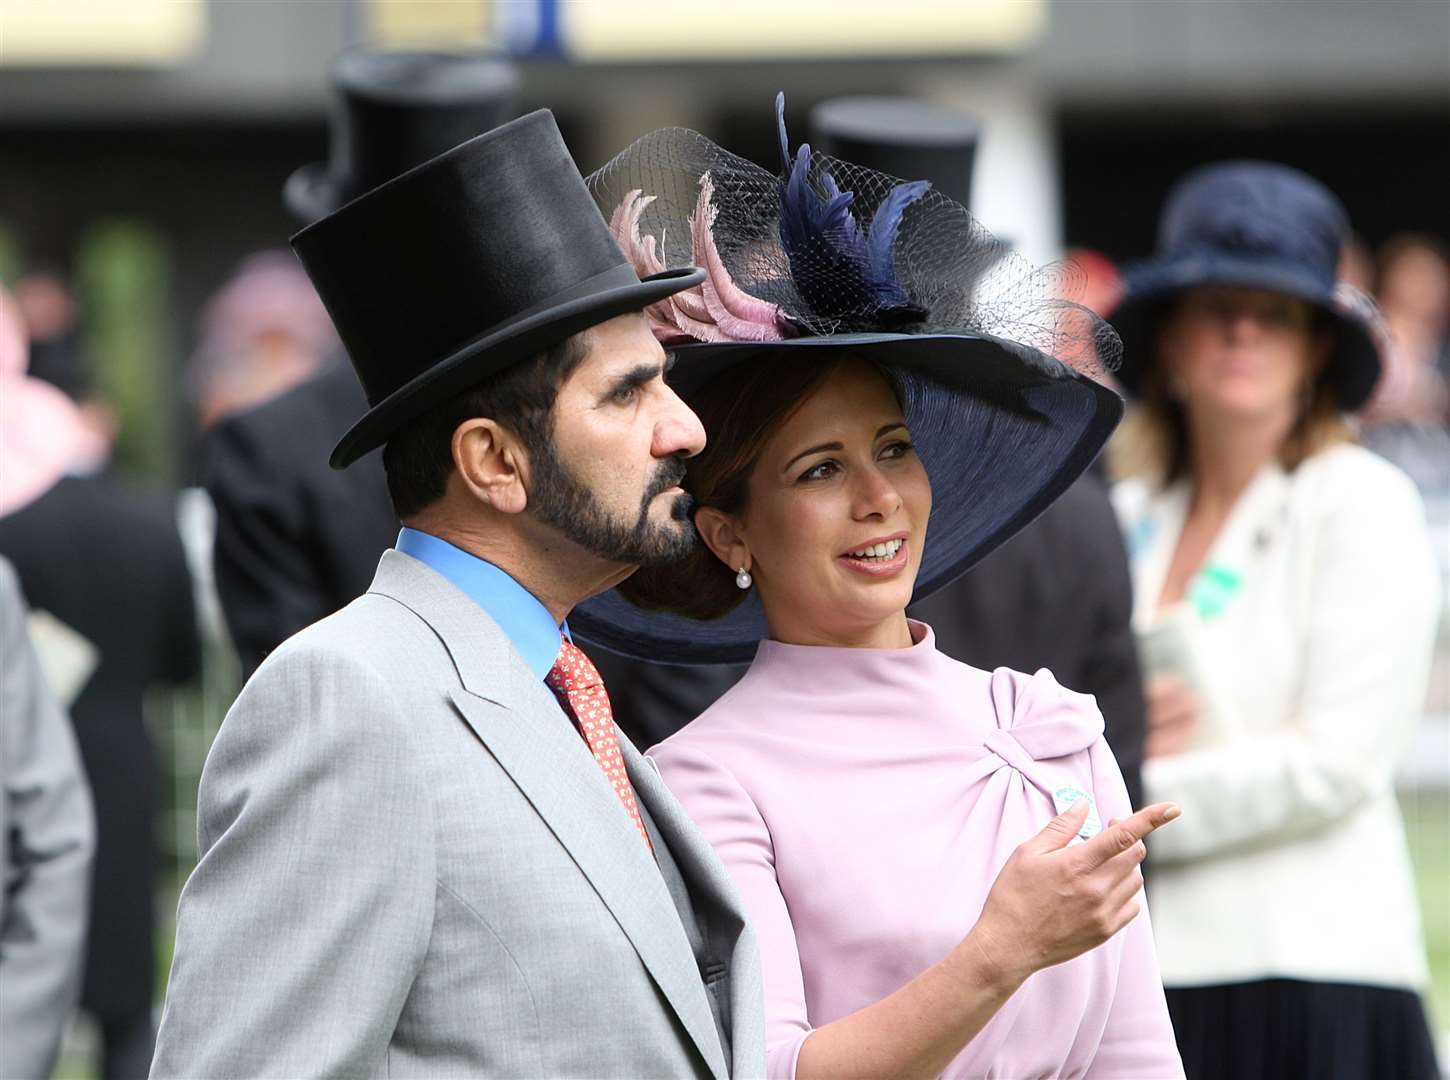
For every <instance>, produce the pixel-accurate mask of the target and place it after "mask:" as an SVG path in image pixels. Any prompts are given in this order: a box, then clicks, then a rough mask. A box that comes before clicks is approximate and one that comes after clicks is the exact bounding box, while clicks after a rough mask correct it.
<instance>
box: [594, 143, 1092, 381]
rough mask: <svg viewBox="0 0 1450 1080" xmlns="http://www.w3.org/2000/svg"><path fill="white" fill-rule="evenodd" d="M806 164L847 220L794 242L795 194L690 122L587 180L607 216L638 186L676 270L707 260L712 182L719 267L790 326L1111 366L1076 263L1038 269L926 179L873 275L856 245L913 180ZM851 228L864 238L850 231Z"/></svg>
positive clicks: (833, 163) (811, 184) (656, 242)
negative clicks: (702, 229)
mask: <svg viewBox="0 0 1450 1080" xmlns="http://www.w3.org/2000/svg"><path fill="white" fill-rule="evenodd" d="M802 163H804V164H808V169H809V171H808V174H807V176H806V177H804V178H802V179H803V180H804V185H801V186H802V187H808V189H809V193H808V194H806V193H805V192H802V191H801V187H797V189H796V190H797V192H798V193H800V194H802V195H804V196H805V197H806V198H811V197H813V198H814V199H815V200H819V202H826V201H828V200H829V198H830V196H831V194H832V193H833V192H837V191H838V192H849V193H850V199H849V203H848V205H847V211H848V213H849V215H850V220H848V221H845V228H841V227H835V228H830V227H828V228H825V229H823V230H822V231H820V232H817V233H807V234H805V235H800V234H799V232H798V233H797V238H796V241H795V243H793V244H791V245H789V249H788V246H787V243H786V242H785V239H784V237H785V235H786V234H787V233H789V232H790V230H789V228H788V227H787V228H786V229H785V230H783V228H782V210H783V209H784V210H785V211H786V217H787V220H788V221H789V220H790V219H791V217H792V215H791V213H790V210H791V208H792V206H793V205H796V204H797V203H798V202H799V198H797V199H796V200H795V201H794V202H793V201H792V199H791V197H790V195H789V194H788V192H789V190H790V189H789V188H788V186H787V184H786V182H785V180H784V179H783V178H782V177H781V176H776V175H774V174H772V173H770V172H767V171H766V170H765V169H762V168H761V167H760V166H758V165H756V164H754V163H753V162H750V161H747V160H746V159H744V158H742V157H739V156H737V155H735V154H732V153H730V152H729V151H727V150H725V149H723V148H722V147H720V146H718V145H716V144H715V143H713V142H711V141H710V140H709V139H707V138H705V136H703V135H701V134H699V133H698V132H695V131H691V130H689V129H686V128H665V129H662V130H659V131H654V132H651V133H650V134H648V135H646V136H644V137H643V138H641V139H639V140H637V141H636V142H635V143H633V144H632V145H631V146H630V147H628V148H627V149H626V150H624V151H623V152H622V153H621V154H619V155H618V156H617V157H615V158H614V159H613V160H612V161H610V162H609V163H608V164H607V165H605V166H604V167H603V168H601V169H599V170H598V171H597V172H595V173H594V174H593V175H591V176H590V177H589V179H588V183H589V187H590V190H591V191H592V192H593V194H594V197H595V200H596V201H597V202H598V204H599V206H600V208H601V210H602V211H603V212H604V214H605V216H606V217H610V216H613V215H615V214H616V212H617V211H618V209H619V208H620V207H621V206H622V205H624V204H625V203H626V201H627V200H628V199H629V197H630V195H631V193H633V192H639V193H640V194H641V196H642V197H643V199H645V200H648V205H646V206H645V207H644V208H643V210H642V211H640V213H639V218H638V228H639V234H640V236H641V237H644V238H646V241H647V242H649V243H651V244H652V248H653V253H654V255H655V256H656V257H657V258H658V261H659V263H660V264H661V265H662V267H676V266H689V265H703V261H704V260H703V258H702V257H701V255H700V252H699V251H698V248H697V244H696V243H695V238H694V235H693V230H692V228H691V217H692V215H693V214H694V213H695V212H696V210H697V207H698V206H699V205H700V201H701V190H702V179H704V180H707V181H708V183H709V185H710V187H711V189H712V198H711V199H710V204H711V206H712V207H713V211H714V214H715V217H714V223H713V225H712V227H711V233H712V238H713V241H714V246H715V248H716V250H717V251H718V253H719V257H720V261H721V263H722V264H723V267H724V269H725V270H726V271H727V272H728V274H729V277H730V279H731V280H732V281H733V283H734V284H735V285H736V286H738V287H739V288H740V289H742V290H744V292H745V293H747V294H749V295H750V296H752V297H758V298H760V299H763V300H767V301H769V302H771V303H773V304H775V305H776V306H777V307H779V309H780V311H781V313H782V315H783V316H784V317H785V319H786V320H787V321H788V323H789V331H788V332H790V333H799V334H805V335H824V334H843V333H857V332H881V331H894V332H898V333H910V334H931V333H964V332H965V333H977V334H985V335H990V336H993V337H997V338H1002V339H1005V340H1007V341H1011V342H1014V343H1017V344H1018V345H1021V346H1025V347H1026V348H1027V349H1028V350H1031V351H1032V352H1036V353H1039V354H1041V359H1042V360H1043V361H1044V362H1050V361H1049V358H1054V359H1057V360H1061V361H1065V362H1067V363H1069V364H1072V365H1073V366H1074V367H1076V368H1078V369H1079V370H1083V371H1086V372H1087V373H1089V374H1092V375H1094V376H1101V375H1102V374H1103V373H1104V372H1106V371H1111V370H1114V369H1116V367H1117V365H1118V362H1119V358H1120V356H1121V345H1120V344H1119V342H1118V338H1117V335H1116V334H1115V333H1114V332H1113V330H1112V328H1111V327H1109V326H1108V325H1107V323H1106V322H1104V321H1103V320H1102V319H1101V318H1099V317H1098V316H1096V315H1095V314H1093V313H1092V312H1091V311H1089V310H1088V309H1086V308H1084V307H1082V306H1081V305H1080V304H1078V303H1076V302H1075V299H1074V298H1075V297H1077V296H1080V295H1081V294H1082V291H1083V286H1084V279H1083V275H1082V273H1081V271H1080V270H1079V269H1078V268H1077V266H1076V265H1075V264H1072V263H1054V264H1050V265H1048V266H1045V267H1033V266H1032V265H1031V264H1030V263H1029V262H1028V261H1027V260H1025V259H1023V258H1022V257H1021V256H1020V255H1018V254H1016V253H1015V252H1013V251H1012V250H1011V249H1010V248H1009V247H1008V246H1007V245H1006V244H1005V243H1004V242H1002V241H1001V240H998V239H997V238H995V237H994V236H992V234H991V233H990V232H988V231H987V229H985V228H984V227H983V226H982V225H981V224H980V223H979V222H977V220H976V219H975V218H973V217H972V215H971V214H970V213H969V212H968V211H967V210H966V208H964V207H963V206H962V205H961V204H960V203H958V202H956V201H955V200H953V199H951V198H949V197H948V196H946V195H943V194H942V193H940V192H938V191H936V190H934V189H930V188H929V187H928V188H927V189H926V190H925V191H924V192H923V193H922V194H920V195H918V196H917V197H915V198H912V199H910V201H909V202H908V203H907V205H905V207H904V209H902V210H901V212H900V220H899V224H898V225H897V228H896V231H895V235H894V243H891V244H890V245H889V253H888V256H887V265H888V267H889V273H890V278H891V280H890V282H888V283H881V282H875V283H873V282H872V281H871V280H870V275H869V273H867V274H863V273H862V272H861V268H862V260H860V259H856V260H853V259H851V258H850V257H849V253H850V252H851V251H852V249H853V243H852V241H853V240H855V241H857V244H856V250H858V251H859V250H860V246H861V245H862V244H864V243H865V241H867V240H869V239H871V238H872V228H871V226H872V224H873V222H874V219H875V218H876V214H877V211H878V210H879V209H880V208H881V207H882V205H883V203H885V202H886V201H887V200H888V199H889V198H890V197H891V196H892V193H893V192H897V191H898V189H901V188H902V187H903V186H904V184H905V182H904V181H902V180H899V179H897V178H896V177H892V176H888V175H886V174H885V173H881V172H877V171H875V170H874V169H867V168H864V167H861V166H858V165H853V164H851V163H849V162H845V161H841V160H839V159H837V158H833V157H830V156H828V155H825V154H819V153H817V154H812V155H810V157H809V160H808V163H807V162H802ZM794 167H796V168H798V167H800V166H799V165H795V166H794ZM921 186H922V187H927V186H926V185H924V184H923V185H921ZM897 198H898V200H900V199H901V195H900V194H898V196H897ZM903 201H904V200H903ZM837 219H838V220H844V219H842V216H841V215H839V214H838V215H837ZM852 230H854V231H855V233H856V236H854V237H853V236H850V235H846V234H847V233H848V232H851V231H852ZM843 252H846V253H848V254H846V255H843ZM637 268H639V269H641V270H642V271H643V270H646V269H653V267H643V266H641V267H637ZM873 284H876V285H877V287H875V288H873V287H872V285H873ZM883 284H885V285H886V287H881V286H882V285H883ZM892 284H894V285H895V286H896V288H891V287H890V285H892ZM684 299H688V297H686V298H684ZM690 339H691V336H690V335H687V334H683V333H682V334H681V335H680V340H681V341H684V340H690Z"/></svg>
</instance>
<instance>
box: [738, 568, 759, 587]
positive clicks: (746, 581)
mask: <svg viewBox="0 0 1450 1080" xmlns="http://www.w3.org/2000/svg"><path fill="white" fill-rule="evenodd" d="M754 583H755V579H754V578H753V577H751V576H750V571H749V570H747V569H745V567H743V566H742V567H741V568H740V573H738V574H736V575H735V585H736V587H737V588H741V589H748V588H750V586H751V585H753V584H754Z"/></svg>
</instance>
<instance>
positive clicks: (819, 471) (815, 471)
mask: <svg viewBox="0 0 1450 1080" xmlns="http://www.w3.org/2000/svg"><path fill="white" fill-rule="evenodd" d="M835 471H836V463H835V462H834V461H823V462H821V463H820V464H819V465H812V466H811V467H810V468H809V469H807V470H806V471H805V472H803V473H801V475H800V479H802V480H824V479H825V478H826V477H828V476H831V475H832V474H833V473H835Z"/></svg>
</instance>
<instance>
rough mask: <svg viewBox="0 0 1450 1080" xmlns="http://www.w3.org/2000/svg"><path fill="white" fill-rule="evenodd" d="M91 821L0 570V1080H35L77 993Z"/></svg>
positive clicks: (13, 584) (61, 720)
mask: <svg viewBox="0 0 1450 1080" xmlns="http://www.w3.org/2000/svg"><path fill="white" fill-rule="evenodd" d="M94 847H95V822H94V820H93V818H92V816H91V795H90V789H89V788H88V787H87V786H86V777H85V773H84V772H83V771H82V769H81V759H80V754H79V752H78V751H77V750H76V740H75V735H74V734H73V733H72V731H71V726H70V720H69V719H68V718H67V717H66V715H65V713H64V712H62V711H61V708H60V706H59V705H58V704H57V703H56V701H55V698H54V696H52V694H51V692H50V688H49V687H48V686H47V685H46V683H45V677H44V675H43V674H42V673H41V670H40V664H39V662H38V661H37V659H36V656H35V650H34V649H33V648H32V647H31V644H30V638H29V637H28V635H27V633H26V628H25V598H24V597H23V596H21V594H20V587H19V584H18V582H17V581H16V578H15V570H14V568H13V567H12V566H11V565H10V563H9V562H7V561H6V560H4V559H0V855H3V859H0V870H3V872H4V881H3V883H0V884H3V888H0V1077H4V1078H5V1080H32V1078H34V1080H43V1078H45V1077H48V1076H50V1073H51V1069H52V1068H53V1067H54V1065H55V1058H56V1052H57V1051H58V1050H59V1048H60V1036H61V1029H62V1028H63V1027H64V1026H65V1022H66V1020H67V1018H68V1017H69V1016H70V1012H71V1008H72V1007H73V1006H74V1005H75V1002H76V998H77V996H79V994H80V988H81V961H82V958H83V955H84V951H83V946H84V945H85V940H86V899H87V897H88V896H89V894H90V884H91V854H92V851H93V849H94Z"/></svg>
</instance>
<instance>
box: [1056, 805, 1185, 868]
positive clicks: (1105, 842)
mask: <svg viewBox="0 0 1450 1080" xmlns="http://www.w3.org/2000/svg"><path fill="white" fill-rule="evenodd" d="M1181 813H1183V811H1182V810H1180V809H1178V807H1177V806H1175V805H1173V803H1154V804H1153V805H1152V806H1145V807H1143V809H1141V810H1139V811H1138V812H1137V813H1136V814H1133V815H1132V816H1131V817H1126V818H1124V819H1123V820H1122V821H1119V822H1117V823H1115V824H1113V825H1112V826H1110V827H1109V828H1106V829H1104V830H1103V831H1102V832H1100V833H1098V834H1097V835H1096V836H1094V837H1093V838H1092V839H1091V840H1088V841H1087V842H1085V843H1083V844H1081V845H1080V846H1079V847H1078V849H1077V850H1078V858H1080V859H1082V860H1083V861H1084V863H1085V864H1086V866H1087V868H1088V869H1090V870H1091V869H1093V868H1094V867H1098V866H1101V865H1102V864H1103V863H1105V862H1107V861H1108V860H1109V859H1111V858H1112V857H1113V856H1114V855H1121V854H1122V853H1123V852H1125V851H1127V850H1128V849H1129V848H1130V847H1132V846H1133V845H1134V844H1136V843H1137V842H1138V841H1139V840H1142V839H1143V838H1144V837H1145V836H1147V835H1148V834H1149V833H1150V832H1152V831H1153V830H1154V829H1156V828H1158V827H1159V826H1160V825H1167V824H1168V823H1169V822H1170V821H1172V820H1173V819H1174V818H1176V817H1178V815H1179V814H1181Z"/></svg>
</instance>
